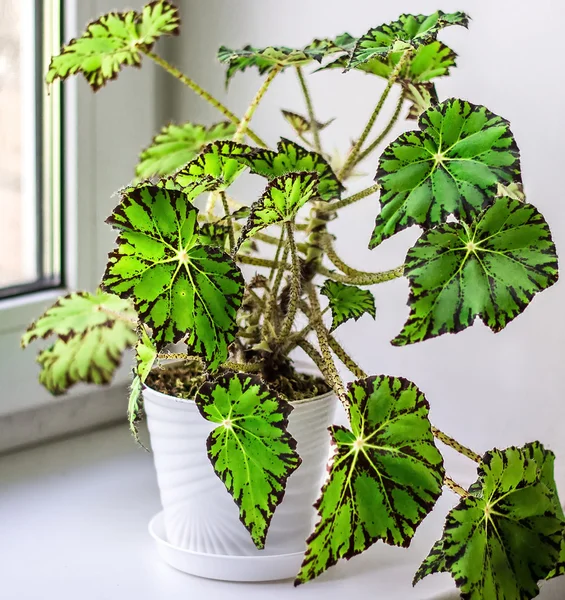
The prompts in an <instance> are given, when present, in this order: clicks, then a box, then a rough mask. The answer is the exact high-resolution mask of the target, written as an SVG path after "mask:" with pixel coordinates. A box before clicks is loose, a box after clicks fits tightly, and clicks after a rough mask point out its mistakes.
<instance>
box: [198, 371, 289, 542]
mask: <svg viewBox="0 0 565 600" xmlns="http://www.w3.org/2000/svg"><path fill="white" fill-rule="evenodd" d="M196 405H197V406H198V409H199V411H200V412H201V414H202V416H203V417H204V418H205V419H208V421H211V422H212V423H217V424H218V427H216V429H214V430H213V431H212V433H211V434H210V435H209V436H208V440H207V447H208V457H209V458H210V461H211V462H212V465H213V466H214V470H215V471H216V474H217V475H218V477H219V478H220V479H221V480H222V481H223V482H224V484H225V486H226V488H227V490H228V491H229V493H230V494H231V495H232V496H233V499H234V501H235V502H236V504H237V505H238V507H239V518H240V520H241V522H242V523H243V524H244V525H245V527H246V528H247V529H248V530H249V533H250V534H251V538H252V539H253V542H254V543H255V545H256V546H257V547H258V548H263V547H264V545H265V538H266V536H267V531H268V528H269V524H270V522H271V519H272V517H273V514H274V511H275V509H276V507H277V506H278V505H279V504H280V502H281V501H282V499H283V497H284V492H285V488H286V482H287V479H288V477H289V476H290V475H291V474H292V472H293V471H294V470H295V469H296V468H297V467H298V465H299V464H300V457H299V456H298V454H297V452H296V441H295V440H294V438H292V436H291V435H290V434H289V433H288V431H287V425H288V415H289V414H290V412H291V410H292V407H291V406H290V404H288V402H285V401H284V400H282V399H281V398H279V397H278V396H277V394H275V393H274V392H273V391H272V390H270V389H269V388H268V387H267V385H265V384H264V383H263V382H262V380H261V379H260V378H259V377H257V376H256V375H247V374H244V373H228V374H226V375H222V376H221V377H219V378H218V379H216V380H215V381H210V382H206V383H205V384H204V385H203V386H202V387H201V388H200V390H199V391H198V394H197V395H196Z"/></svg>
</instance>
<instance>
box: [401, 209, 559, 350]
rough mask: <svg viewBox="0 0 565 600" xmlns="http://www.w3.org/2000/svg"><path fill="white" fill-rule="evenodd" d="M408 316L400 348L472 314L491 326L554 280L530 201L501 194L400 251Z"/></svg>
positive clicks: (543, 230)
mask: <svg viewBox="0 0 565 600" xmlns="http://www.w3.org/2000/svg"><path fill="white" fill-rule="evenodd" d="M404 275H405V276H406V277H407V278H408V280H409V281H410V298H409V300H408V305H409V306H410V315H409V317H408V320H407V321H406V324H405V325H404V328H403V329H402V331H401V332H400V334H399V335H398V336H397V337H396V338H395V339H394V340H393V341H392V343H393V344H394V345H397V346H401V345H404V344H411V343H415V342H419V341H422V340H426V339H428V338H432V337H436V336H438V335H441V334H443V333H447V332H450V333H456V332H458V331H462V330H463V329H466V328H467V327H470V326H471V325H472V324H473V323H474V321H475V318H476V317H479V318H480V319H481V320H482V321H483V323H484V324H485V325H487V327H490V329H492V331H494V332H498V331H500V330H501V329H503V328H504V327H506V325H507V324H508V323H509V322H510V321H511V320H512V319H514V318H515V317H517V316H518V315H519V314H520V313H521V312H523V311H524V310H525V308H526V307H527V306H528V304H529V303H530V302H531V301H532V299H533V297H534V296H535V295H536V294H537V293H538V292H540V291H542V290H544V289H546V288H548V287H550V286H551V285H553V284H554V283H555V282H556V281H557V277H558V272H557V255H556V250H555V246H554V244H553V241H552V239H551V233H550V231H549V227H548V225H547V223H546V222H545V220H544V218H543V217H542V215H541V214H540V213H539V212H538V211H537V210H536V209H535V208H534V207H533V206H532V205H531V204H524V203H522V202H518V201H517V200H510V199H509V198H501V199H499V200H497V201H496V203H495V204H494V205H493V206H491V207H490V208H487V209H486V210H485V211H484V212H483V213H482V214H481V215H479V217H478V218H477V220H476V221H475V222H473V223H471V224H470V225H467V224H465V223H446V224H445V225H441V226H440V227H438V228H436V229H432V230H430V231H428V232H426V233H424V235H423V236H422V237H421V238H420V239H419V240H418V241H417V242H416V244H415V245H414V247H413V248H411V249H410V250H409V251H408V254H407V256H406V261H405V267H404Z"/></svg>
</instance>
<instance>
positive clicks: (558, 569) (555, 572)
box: [546, 531, 565, 579]
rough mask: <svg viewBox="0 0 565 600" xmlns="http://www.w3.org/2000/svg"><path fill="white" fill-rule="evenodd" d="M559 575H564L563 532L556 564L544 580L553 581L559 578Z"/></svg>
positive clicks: (564, 533)
mask: <svg viewBox="0 0 565 600" xmlns="http://www.w3.org/2000/svg"><path fill="white" fill-rule="evenodd" d="M561 575H565V531H564V532H563V538H562V540H561V549H560V551H559V558H558V559H557V564H556V565H555V567H554V568H553V569H552V570H551V571H550V573H549V575H548V576H547V577H546V579H554V578H555V577H560V576H561Z"/></svg>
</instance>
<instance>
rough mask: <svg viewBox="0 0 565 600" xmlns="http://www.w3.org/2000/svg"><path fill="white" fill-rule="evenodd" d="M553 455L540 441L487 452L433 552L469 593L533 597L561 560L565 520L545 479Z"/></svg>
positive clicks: (471, 599)
mask: <svg viewBox="0 0 565 600" xmlns="http://www.w3.org/2000/svg"><path fill="white" fill-rule="evenodd" d="M548 454H550V453H549V452H547V451H546V450H544V449H543V447H542V446H541V445H540V444H538V443H535V444H528V445H527V446H525V447H524V448H508V449H506V450H502V451H501V450H492V451H490V452H487V453H486V454H485V456H484V458H483V460H482V462H481V464H480V466H479V469H478V474H479V479H478V481H477V482H476V483H475V484H474V485H473V486H472V487H471V488H469V490H470V493H469V495H468V496H466V497H464V498H463V499H462V500H461V502H460V503H459V505H458V506H456V507H455V508H454V509H453V510H452V511H451V512H450V513H449V515H448V517H447V519H446V522H445V529H444V534H443V538H442V540H441V541H440V542H439V543H436V545H435V546H434V549H433V550H432V552H435V553H436V555H437V553H438V552H439V553H441V554H442V556H443V558H442V559H437V558H436V559H435V560H434V561H433V562H435V565H436V567H437V569H436V570H445V571H448V572H450V573H451V575H452V576H453V578H454V580H455V582H456V584H457V586H458V587H459V588H460V590H461V593H462V598H465V599H467V600H485V599H487V598H493V599H494V598H496V600H529V599H530V598H534V597H535V596H537V594H538V593H539V587H538V581H539V580H540V579H544V578H545V577H546V576H547V575H548V573H549V572H550V571H551V569H552V568H553V567H554V565H555V563H556V562H557V559H558V554H559V548H560V543H561V540H562V532H563V527H564V525H565V523H564V521H563V519H562V517H560V516H559V515H558V514H556V510H555V502H554V498H553V495H552V493H551V492H550V491H549V489H548V486H547V485H546V483H545V482H544V481H545V476H544V474H543V471H544V470H545V467H544V464H543V462H544V461H545V459H542V462H541V463H540V460H539V455H543V456H546V455H548ZM552 462H553V459H552V458H551V463H552ZM553 485H554V483H553ZM441 560H443V561H444V562H443V564H442V563H441V562H440V561H441ZM425 563H427V564H428V565H429V563H430V558H429V557H428V559H426V561H425ZM442 567H444V568H442ZM428 570H429V569H428V567H424V569H423V571H424V572H421V573H420V572H419V573H418V574H417V575H416V581H418V580H419V579H420V578H421V577H423V576H425V575H426V574H427V571H428Z"/></svg>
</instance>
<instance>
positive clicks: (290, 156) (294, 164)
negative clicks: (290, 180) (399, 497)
mask: <svg viewBox="0 0 565 600" xmlns="http://www.w3.org/2000/svg"><path fill="white" fill-rule="evenodd" d="M239 160H241V161H242V162H244V163H245V164H246V165H247V166H248V167H249V168H250V169H251V172H252V173H256V174H257V175H262V176H263V177H267V178H268V179H275V178H276V177H279V176H281V175H286V174H287V173H297V172H301V171H314V172H316V173H317V174H318V177H319V180H320V184H319V188H318V193H319V195H320V198H321V199H322V200H325V201H329V200H333V199H335V198H340V197H341V192H342V191H343V189H344V187H343V186H342V184H341V183H340V181H339V180H338V178H337V176H336V174H335V173H334V172H333V171H332V168H331V167H330V165H329V164H328V163H327V162H326V160H325V159H324V157H323V156H321V155H320V154H318V153H317V152H311V151H310V150H306V148H303V147H302V146H299V145H298V144H295V143H294V142H291V141H290V140H287V139H285V138H281V141H280V142H279V143H278V145H277V152H273V151H272V150H255V151H253V152H250V153H249V154H244V155H242V156H241V157H239Z"/></svg>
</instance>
